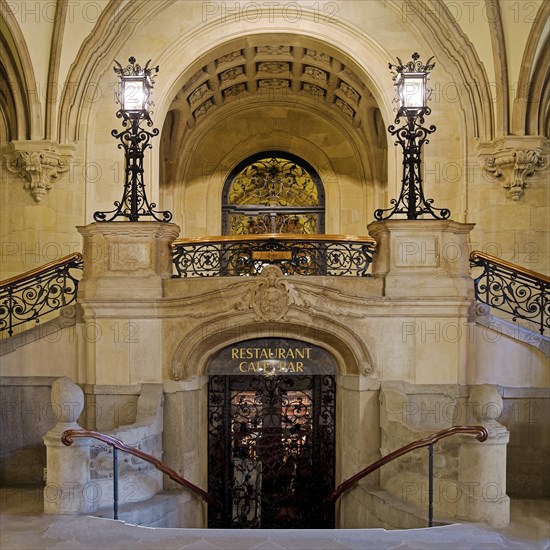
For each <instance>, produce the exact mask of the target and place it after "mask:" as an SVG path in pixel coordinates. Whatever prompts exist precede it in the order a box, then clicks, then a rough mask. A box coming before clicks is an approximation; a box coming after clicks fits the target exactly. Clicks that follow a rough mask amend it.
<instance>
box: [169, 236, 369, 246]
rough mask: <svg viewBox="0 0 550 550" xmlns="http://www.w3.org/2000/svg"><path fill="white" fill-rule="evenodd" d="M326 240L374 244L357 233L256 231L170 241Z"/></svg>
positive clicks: (186, 242) (181, 242)
mask: <svg viewBox="0 0 550 550" xmlns="http://www.w3.org/2000/svg"><path fill="white" fill-rule="evenodd" d="M273 240H275V241H327V242H347V243H365V244H371V245H376V241H375V240H374V239H373V238H372V237H366V236H363V237H361V236H357V235H326V234H324V233H322V234H310V233H307V234H306V233H258V234H256V233H255V234H251V235H217V236H214V237H195V238H180V239H176V240H175V241H174V242H173V243H172V248H177V246H178V245H186V244H206V243H238V242H256V241H273Z"/></svg>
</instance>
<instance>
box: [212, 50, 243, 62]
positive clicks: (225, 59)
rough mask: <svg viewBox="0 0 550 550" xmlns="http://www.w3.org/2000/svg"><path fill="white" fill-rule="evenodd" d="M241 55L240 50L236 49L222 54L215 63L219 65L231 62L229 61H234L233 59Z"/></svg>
mask: <svg viewBox="0 0 550 550" xmlns="http://www.w3.org/2000/svg"><path fill="white" fill-rule="evenodd" d="M241 55H242V50H237V51H234V52H231V53H228V54H226V55H222V56H221V57H219V58H218V59H217V61H216V65H221V64H222V63H231V61H234V60H235V59H237V58H239V57H241Z"/></svg>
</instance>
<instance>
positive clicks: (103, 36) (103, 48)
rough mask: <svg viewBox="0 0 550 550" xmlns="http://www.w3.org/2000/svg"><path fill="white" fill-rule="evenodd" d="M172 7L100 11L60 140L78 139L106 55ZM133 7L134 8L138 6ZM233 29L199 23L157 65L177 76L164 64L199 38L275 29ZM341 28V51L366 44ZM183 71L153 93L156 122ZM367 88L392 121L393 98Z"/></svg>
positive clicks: (120, 5) (67, 95)
mask: <svg viewBox="0 0 550 550" xmlns="http://www.w3.org/2000/svg"><path fill="white" fill-rule="evenodd" d="M171 4H173V2H171V1H166V2H159V3H157V2H143V3H141V2H136V1H135V0H134V1H132V2H127V1H126V0H111V1H110V4H109V6H108V7H107V8H105V10H104V11H103V13H102V15H101V17H100V19H99V22H98V24H97V25H96V27H95V29H94V31H93V32H92V33H91V34H90V36H89V37H88V38H87V39H86V41H85V42H84V43H83V45H82V46H81V48H80V51H79V53H78V56H77V58H76V60H75V62H74V63H73V65H72V66H71V68H70V71H69V76H68V81H69V82H72V83H76V84H75V86H74V87H73V88H71V89H70V90H67V89H66V90H65V91H64V94H63V98H62V102H61V107H60V131H59V134H60V136H61V139H62V140H65V141H67V140H69V141H75V140H78V137H79V135H78V132H79V125H80V123H81V121H82V120H84V119H85V117H86V115H85V112H88V111H89V110H90V105H86V101H85V97H84V95H85V90H86V88H87V86H88V85H89V83H90V82H95V83H96V84H97V83H99V82H101V76H102V75H103V74H104V73H105V72H106V71H108V69H109V68H110V67H111V61H110V60H109V64H105V63H104V62H102V60H103V59H107V58H109V57H110V56H109V52H112V55H111V57H113V56H116V55H118V56H119V57H120V54H119V52H120V51H121V49H123V48H124V49H127V48H125V47H124V44H125V43H126V44H127V43H128V42H130V41H131V40H132V38H133V37H134V34H135V32H136V30H137V29H138V28H139V26H140V25H141V24H142V23H144V22H146V21H151V20H152V19H154V16H155V15H157V14H158V13H160V12H161V11H163V10H165V9H167V8H168V7H169V6H170V5H171ZM135 6H137V8H136V7H135ZM113 13H116V14H117V18H116V19H113V18H112V17H111V15H112V14H113ZM130 16H131V17H130ZM314 17H315V14H314V13H313V12H312V14H311V19H312V20H313V19H314ZM234 26H235V25H231V24H228V25H227V27H228V28H227V29H224V31H226V32H225V34H224V32H221V33H220V30H219V29H217V28H216V27H217V25H216V24H212V25H210V26H206V25H197V26H196V27H201V28H200V29H199V30H197V29H194V30H193V31H192V32H190V33H188V34H186V35H185V36H182V37H181V38H180V39H179V40H178V41H177V42H174V43H172V44H170V47H169V48H168V49H167V50H165V51H164V52H163V53H162V54H161V55H160V56H158V55H157V57H156V59H155V62H157V63H159V64H162V66H163V67H164V68H165V70H166V71H167V74H175V73H174V71H173V70H171V69H173V67H170V66H167V61H168V60H170V59H172V62H174V60H178V59H179V58H180V55H178V54H179V52H181V51H182V49H183V50H186V49H188V47H189V44H190V43H193V44H195V46H196V47H197V48H198V50H199V51H200V49H201V48H200V47H199V46H200V43H199V42H197V40H196V38H197V36H199V35H201V36H206V39H205V40H204V42H205V43H206V44H208V45H209V46H211V45H212V44H213V43H215V42H216V40H217V39H221V40H223V41H227V37H231V36H232V35H233V36H235V35H236V34H240V35H241V36H243V35H244V34H247V35H254V34H262V32H264V34H265V33H273V28H274V26H273V25H269V27H266V29H265V30H264V31H262V29H261V28H259V26H258V25H255V26H254V27H253V28H250V29H244V30H243V29H242V26H241V25H236V27H238V29H239V30H238V31H237V30H233V28H232V27H234ZM340 26H341V27H343V28H345V31H346V32H347V34H348V35H350V32H351V31H353V32H351V35H350V36H348V39H347V40H344V41H343V43H342V45H341V46H342V47H341V48H340V49H341V51H345V49H346V48H345V47H344V46H345V43H346V42H347V43H348V44H349V40H356V39H357V40H359V39H361V40H362V41H363V42H364V41H365V40H366V41H369V40H370V38H369V37H367V36H365V35H364V34H363V35H362V34H361V33H360V31H359V30H358V29H355V28H353V27H352V26H351V25H349V24H347V23H345V22H341V24H340ZM348 27H349V28H348ZM350 29H351V31H350ZM289 32H295V34H297V35H302V33H301V31H300V29H298V30H296V31H293V30H291V31H289V29H288V25H286V26H284V25H283V27H282V28H281V31H280V33H289ZM304 36H305V35H304ZM333 47H338V45H334V46H333ZM375 50H376V55H370V56H368V57H369V58H371V57H372V58H374V59H378V60H379V61H378V63H379V65H380V67H385V65H386V63H387V59H388V55H387V53H385V52H381V51H380V47H379V46H378V45H376V44H374V43H372V44H371V45H370V50H369V51H370V52H371V54H372V53H374V52H375ZM113 58H114V57H113ZM168 65H170V63H168ZM182 69H183V71H186V68H185V67H183V68H182V67H181V66H180V67H178V73H177V75H176V78H175V79H174V80H173V81H172V82H171V83H168V84H165V85H164V86H162V87H161V86H158V93H157V94H156V98H155V99H156V103H157V109H156V112H157V115H160V117H159V118H160V119H164V116H165V115H166V113H167V111H168V109H169V105H168V104H165V101H164V99H162V98H163V97H168V98H170V101H171V100H172V98H173V97H174V96H175V95H176V93H177V92H178V91H179V90H180V89H181V86H182V77H181V71H182ZM186 72H187V71H186ZM178 75H180V78H178ZM189 76H191V75H188V76H187V77H186V78H185V79H188V78H189ZM185 79H184V80H185ZM370 85H371V89H372V90H373V91H374V90H376V92H375V96H376V97H377V102H378V104H380V102H381V101H382V104H384V107H385V108H384V109H382V116H383V118H384V119H387V120H388V121H389V120H390V119H391V116H390V114H391V111H392V105H391V99H392V98H389V99H388V98H387V97H385V94H384V92H383V91H382V90H379V89H377V87H376V84H375V83H373V82H370ZM340 99H342V98H340ZM344 103H345V102H343V103H339V105H341V108H342V110H347V106H346V105H345V104H344Z"/></svg>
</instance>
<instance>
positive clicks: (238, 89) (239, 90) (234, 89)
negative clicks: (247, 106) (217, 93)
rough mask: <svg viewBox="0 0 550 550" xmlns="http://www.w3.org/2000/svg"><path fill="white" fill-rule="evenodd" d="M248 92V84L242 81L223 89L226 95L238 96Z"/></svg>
mask: <svg viewBox="0 0 550 550" xmlns="http://www.w3.org/2000/svg"><path fill="white" fill-rule="evenodd" d="M244 92H246V84H245V83H244V82H242V83H241V84H235V85H234V86H230V87H229V88H226V89H225V90H224V91H223V95H224V97H226V98H227V97H233V96H238V95H240V94H243V93H244Z"/></svg>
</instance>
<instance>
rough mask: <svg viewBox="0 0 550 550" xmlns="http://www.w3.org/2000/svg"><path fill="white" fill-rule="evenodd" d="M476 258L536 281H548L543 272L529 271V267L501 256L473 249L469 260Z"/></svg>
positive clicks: (472, 260)
mask: <svg viewBox="0 0 550 550" xmlns="http://www.w3.org/2000/svg"><path fill="white" fill-rule="evenodd" d="M477 259H480V260H485V261H487V262H490V263H492V264H495V265H498V266H501V267H504V268H506V269H509V270H511V271H515V272H517V273H521V274H522V275H524V276H525V277H529V278H531V279H535V280H536V281H540V282H542V283H550V277H547V276H546V275H544V274H543V273H538V272H537V271H531V270H530V269H525V268H524V267H522V266H520V265H518V264H514V263H512V262H508V261H506V260H503V259H502V258H498V257H497V256H491V254H486V253H485V252H481V251H480V250H474V251H473V252H472V253H471V254H470V261H471V262H475V261H476V260H477Z"/></svg>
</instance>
